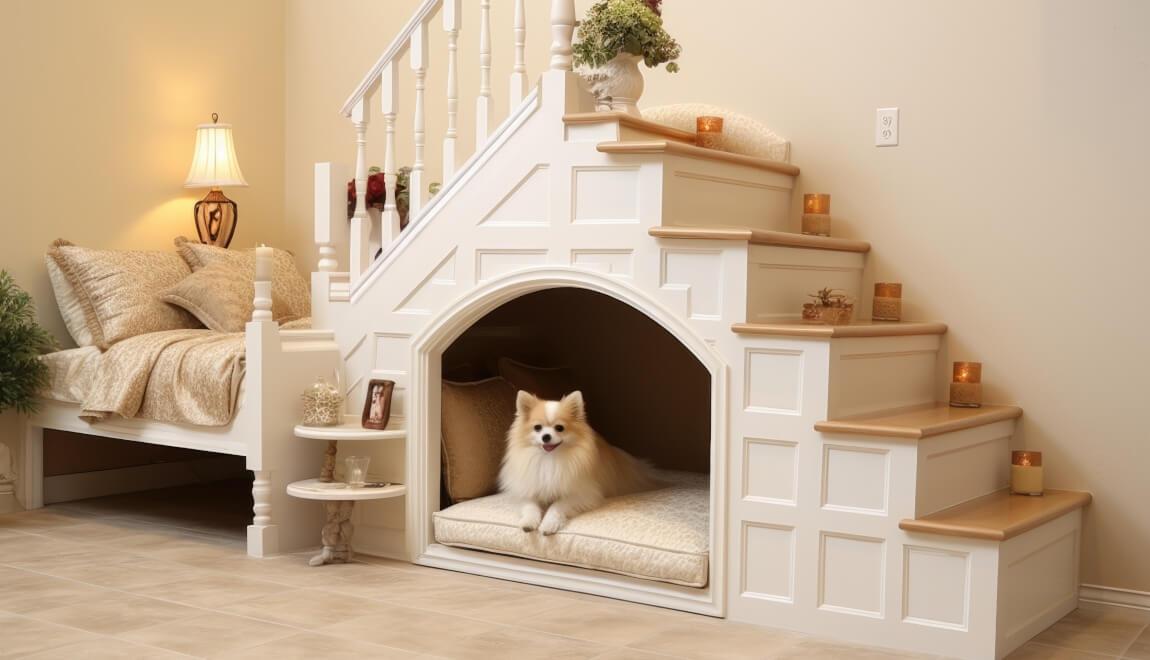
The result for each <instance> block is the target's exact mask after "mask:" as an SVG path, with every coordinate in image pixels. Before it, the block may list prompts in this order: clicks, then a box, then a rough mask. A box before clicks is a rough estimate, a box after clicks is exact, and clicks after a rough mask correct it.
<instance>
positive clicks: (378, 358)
mask: <svg viewBox="0 0 1150 660" xmlns="http://www.w3.org/2000/svg"><path fill="white" fill-rule="evenodd" d="M410 351H411V337H410V336H409V335H404V334H398V333H390V332H377V333H375V359H374V360H372V363H373V365H374V371H375V372H376V373H381V374H391V375H397V376H398V375H404V374H406V373H407V369H408V364H409V360H410V359H411V355H410Z"/></svg>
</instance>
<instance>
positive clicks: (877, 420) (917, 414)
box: [815, 403, 1022, 440]
mask: <svg viewBox="0 0 1150 660" xmlns="http://www.w3.org/2000/svg"><path fill="white" fill-rule="evenodd" d="M1021 416H1022V408H1019V407H1018V406H993V405H984V406H983V407H981V408H951V407H950V406H949V405H947V404H946V403H935V404H930V405H926V406H915V407H912V408H901V409H898V410H885V411H880V412H876V413H868V414H866V415H859V416H857V417H850V418H845V419H834V420H826V421H823V422H816V423H815V430H816V431H822V432H823V433H855V434H861V435H877V436H883V437H888V438H908V439H911V440H921V439H923V438H929V437H931V436H934V435H940V434H942V433H951V432H953V431H961V430H963V429H970V428H975V427H977V426H985V425H987V424H993V423H995V422H1000V421H1002V420H1006V419H1017V418H1018V417H1021Z"/></svg>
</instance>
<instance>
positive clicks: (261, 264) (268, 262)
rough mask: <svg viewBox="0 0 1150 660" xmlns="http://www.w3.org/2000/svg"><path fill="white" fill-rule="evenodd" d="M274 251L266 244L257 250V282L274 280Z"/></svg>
mask: <svg viewBox="0 0 1150 660" xmlns="http://www.w3.org/2000/svg"><path fill="white" fill-rule="evenodd" d="M273 253H274V250H273V249H272V248H270V247H268V246H266V245H264V244H262V243H261V244H260V245H259V247H257V248H256V281H257V282H270V281H271V279H272V263H273V260H274V257H273Z"/></svg>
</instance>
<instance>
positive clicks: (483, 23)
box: [475, 0, 491, 151]
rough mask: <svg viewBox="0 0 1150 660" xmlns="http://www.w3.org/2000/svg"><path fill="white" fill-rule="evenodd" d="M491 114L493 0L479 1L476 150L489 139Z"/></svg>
mask: <svg viewBox="0 0 1150 660" xmlns="http://www.w3.org/2000/svg"><path fill="white" fill-rule="evenodd" d="M490 116H491V0H480V1H479V98H478V99H476V101H475V150H476V151H479V148H480V147H482V146H483V143H484V142H486V141H487V134H488V132H489V131H490V123H489V118H490Z"/></svg>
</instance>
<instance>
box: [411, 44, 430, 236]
mask: <svg viewBox="0 0 1150 660" xmlns="http://www.w3.org/2000/svg"><path fill="white" fill-rule="evenodd" d="M411 70H412V71H414V72H415V161H414V162H413V163H412V164H411V179H410V180H409V181H408V189H407V194H408V198H409V199H410V200H411V201H410V203H409V206H408V211H407V213H408V216H407V217H408V219H409V220H414V219H415V218H417V217H419V212H420V211H421V210H422V209H423V200H424V199H425V197H424V196H425V195H426V194H427V190H426V189H425V186H424V184H423V142H424V137H425V134H426V125H425V123H424V121H425V120H424V116H423V115H424V110H423V90H424V88H425V87H426V86H427V85H426V78H427V23H420V25H419V27H418V28H416V30H415V32H414V33H413V34H412V35H411Z"/></svg>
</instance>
